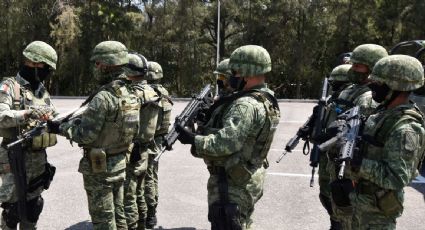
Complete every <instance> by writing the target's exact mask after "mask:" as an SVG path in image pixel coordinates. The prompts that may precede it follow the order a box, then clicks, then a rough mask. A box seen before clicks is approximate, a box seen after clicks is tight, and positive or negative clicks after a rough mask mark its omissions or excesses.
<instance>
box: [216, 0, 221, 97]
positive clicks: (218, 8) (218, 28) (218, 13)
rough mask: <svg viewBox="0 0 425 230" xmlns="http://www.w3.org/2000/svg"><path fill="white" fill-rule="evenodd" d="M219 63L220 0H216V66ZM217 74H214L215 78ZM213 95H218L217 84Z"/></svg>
mask: <svg viewBox="0 0 425 230" xmlns="http://www.w3.org/2000/svg"><path fill="white" fill-rule="evenodd" d="M219 63H220V0H217V60H216V67H217V66H218V64H219ZM217 77H218V76H216V79H217ZM215 95H216V96H217V95H218V85H217V84H216V85H215Z"/></svg>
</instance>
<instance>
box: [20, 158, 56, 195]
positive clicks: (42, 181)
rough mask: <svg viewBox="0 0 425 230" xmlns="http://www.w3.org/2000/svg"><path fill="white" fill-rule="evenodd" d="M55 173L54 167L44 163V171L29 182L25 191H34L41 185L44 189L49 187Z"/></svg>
mask: <svg viewBox="0 0 425 230" xmlns="http://www.w3.org/2000/svg"><path fill="white" fill-rule="evenodd" d="M55 173H56V167H55V166H53V165H51V164H49V163H46V165H45V170H44V172H43V173H42V174H41V175H39V176H37V177H36V178H34V179H32V180H31V181H30V182H29V184H28V189H27V192H29V193H31V192H34V191H35V190H37V189H38V188H40V187H43V188H44V189H46V190H47V189H49V187H50V184H51V183H52V181H53V177H54V176H55Z"/></svg>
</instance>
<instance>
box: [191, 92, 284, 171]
mask: <svg viewBox="0 0 425 230" xmlns="http://www.w3.org/2000/svg"><path fill="white" fill-rule="evenodd" d="M253 89H255V90H258V91H262V92H266V93H269V94H270V95H273V94H274V93H273V91H271V90H269V89H268V88H266V86H264V85H261V86H257V87H255V88H253ZM267 105H268V106H269V105H270V102H268V101H267V102H264V101H261V100H258V99H257V98H255V97H253V96H252V94H247V95H245V96H243V97H239V98H237V99H236V100H235V101H232V102H231V103H230V104H228V105H226V104H224V105H222V106H219V107H218V108H217V109H216V110H214V111H213V113H212V116H211V119H210V120H209V121H208V122H207V124H206V126H205V128H204V135H205V136H204V135H197V136H196V137H195V149H196V153H197V154H198V155H199V156H200V157H202V158H204V160H205V162H206V163H207V165H209V166H224V167H225V168H226V169H230V168H232V167H233V166H234V165H237V164H240V163H242V164H248V165H250V166H252V167H253V168H258V167H261V166H262V165H263V163H264V160H265V157H266V155H267V153H265V154H264V151H265V152H267V151H268V150H269V148H270V143H267V142H268V141H270V142H271V139H272V138H273V134H274V130H273V129H275V128H276V126H277V123H278V120H279V118H280V112H279V110H278V109H274V110H273V109H270V107H267ZM270 123H273V124H270ZM266 124H267V125H266ZM266 126H267V127H266ZM265 136H269V138H268V141H265V139H267V138H265Z"/></svg>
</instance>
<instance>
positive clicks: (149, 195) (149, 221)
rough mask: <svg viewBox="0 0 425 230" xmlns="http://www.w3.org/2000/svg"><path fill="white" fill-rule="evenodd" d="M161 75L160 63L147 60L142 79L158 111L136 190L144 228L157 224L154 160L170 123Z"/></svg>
mask: <svg viewBox="0 0 425 230" xmlns="http://www.w3.org/2000/svg"><path fill="white" fill-rule="evenodd" d="M162 77H163V73H162V67H161V65H160V64H158V63H156V62H153V61H150V62H148V72H147V74H146V76H145V78H144V79H146V80H148V83H149V85H150V86H151V87H152V88H153V89H154V90H155V92H156V93H157V94H158V96H159V97H160V100H159V103H158V105H159V113H158V120H157V124H156V130H155V136H154V140H153V141H151V143H150V146H149V150H148V152H149V159H148V168H147V171H146V177H145V186H144V189H140V190H139V191H138V199H137V203H138V205H139V215H140V220H139V221H140V222H142V223H143V218H146V219H145V224H146V229H151V228H153V227H154V226H155V225H156V224H157V218H156V207H157V206H158V162H157V161H155V160H154V159H155V157H156V156H157V154H158V153H159V152H160V151H162V149H163V146H162V143H163V142H164V137H165V135H167V133H168V128H169V127H170V125H171V109H172V106H173V102H172V101H171V98H170V97H169V94H168V91H167V89H165V88H164V86H162V84H160V82H159V81H160V79H161V78H162Z"/></svg>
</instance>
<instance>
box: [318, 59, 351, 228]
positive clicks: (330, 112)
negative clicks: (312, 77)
mask: <svg viewBox="0 0 425 230" xmlns="http://www.w3.org/2000/svg"><path fill="white" fill-rule="evenodd" d="M350 68H351V65H350V64H343V65H339V66H337V67H335V68H334V69H333V70H332V72H331V74H330V76H329V79H328V81H329V84H330V85H331V90H332V93H331V99H330V101H331V103H330V104H329V105H328V106H327V108H326V114H325V120H324V122H325V125H324V127H327V126H329V124H331V123H332V122H333V121H335V119H336V117H337V110H338V109H339V108H338V100H337V99H338V97H339V95H340V94H341V92H342V91H343V90H344V89H345V88H347V87H349V86H350V83H349V79H348V76H347V75H348V70H349V69H350ZM328 163H329V160H328V158H327V156H326V155H324V154H323V155H322V156H321V157H320V161H319V186H320V193H319V198H320V202H321V203H322V205H323V207H324V208H325V209H326V211H327V212H328V214H329V216H330V221H331V229H338V228H340V227H338V226H339V225H340V224H339V222H337V220H336V218H335V217H334V214H333V211H332V204H331V189H330V186H329V184H330V182H331V178H330V175H329V171H328V170H327V167H328V166H327V165H328Z"/></svg>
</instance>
